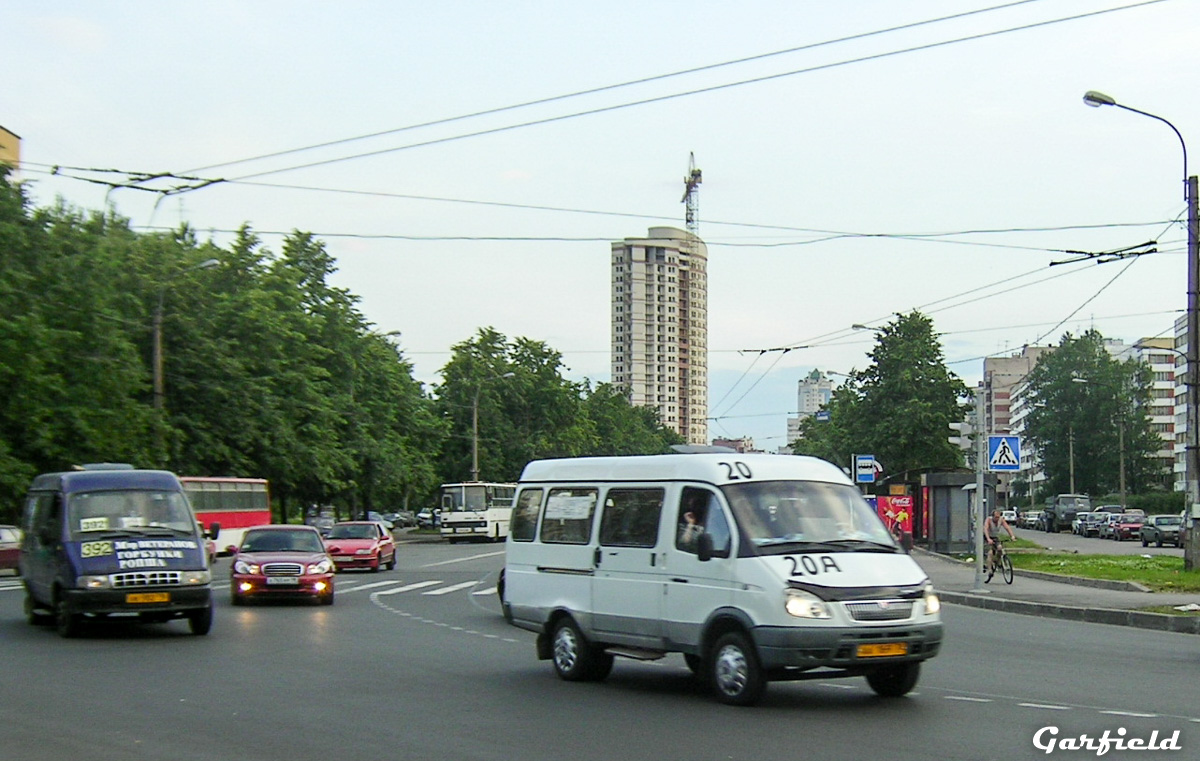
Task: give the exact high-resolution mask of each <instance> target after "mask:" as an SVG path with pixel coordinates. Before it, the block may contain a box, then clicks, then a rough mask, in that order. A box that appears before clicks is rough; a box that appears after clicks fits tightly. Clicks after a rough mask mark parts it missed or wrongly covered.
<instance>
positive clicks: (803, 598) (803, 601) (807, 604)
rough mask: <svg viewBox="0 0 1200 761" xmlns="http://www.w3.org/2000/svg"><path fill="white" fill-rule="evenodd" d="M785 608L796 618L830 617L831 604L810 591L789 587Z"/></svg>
mask: <svg viewBox="0 0 1200 761" xmlns="http://www.w3.org/2000/svg"><path fill="white" fill-rule="evenodd" d="M783 609H784V610H786V611H787V612H788V614H789V615H793V616H795V617H796V618H829V617H830V616H829V606H828V605H826V604H825V601H824V600H822V599H821V598H819V597H817V596H816V595H814V594H811V593H809V592H802V591H800V590H798V589H789V590H788V591H787V597H786V599H785V600H784V603H783Z"/></svg>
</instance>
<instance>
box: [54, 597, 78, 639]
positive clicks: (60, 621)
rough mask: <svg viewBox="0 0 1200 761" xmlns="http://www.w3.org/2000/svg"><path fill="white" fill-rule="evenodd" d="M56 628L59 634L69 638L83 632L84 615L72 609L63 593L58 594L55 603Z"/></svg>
mask: <svg viewBox="0 0 1200 761" xmlns="http://www.w3.org/2000/svg"><path fill="white" fill-rule="evenodd" d="M54 628H55V629H56V630H58V636H60V637H64V638H68V639H69V638H71V637H78V636H79V635H80V634H81V633H82V632H83V616H81V615H79V614H78V613H76V612H74V611H73V610H71V606H70V605H68V604H67V601H66V600H65V599H64V598H63V595H62V594H59V595H57V596H56V599H55V603H54Z"/></svg>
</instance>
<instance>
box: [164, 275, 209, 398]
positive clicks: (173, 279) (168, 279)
mask: <svg viewBox="0 0 1200 761" xmlns="http://www.w3.org/2000/svg"><path fill="white" fill-rule="evenodd" d="M220 263H221V262H220V261H219V260H217V259H206V260H204V261H202V262H200V263H199V264H196V265H193V266H191V267H187V268H186V269H182V270H180V271H179V272H176V273H175V274H174V275H172V276H171V277H169V278H167V279H166V280H164V281H163V283H162V284H161V285H160V286H159V287H158V300H157V302H156V303H155V305H154V316H153V318H152V322H151V332H152V333H153V338H152V348H151V351H152V353H153V359H152V363H153V368H152V370H153V375H154V409H155V410H156V411H159V412H161V411H162V409H163V407H164V406H166V397H167V393H166V388H165V383H164V381H163V330H162V326H163V303H164V302H165V301H166V295H167V286H169V285H170V284H171V283H172V282H173V281H175V280H176V279H178V278H180V277H182V276H184V275H186V274H188V273H189V272H195V271H196V270H206V269H209V268H211V267H216V266H217V265H218V264H220Z"/></svg>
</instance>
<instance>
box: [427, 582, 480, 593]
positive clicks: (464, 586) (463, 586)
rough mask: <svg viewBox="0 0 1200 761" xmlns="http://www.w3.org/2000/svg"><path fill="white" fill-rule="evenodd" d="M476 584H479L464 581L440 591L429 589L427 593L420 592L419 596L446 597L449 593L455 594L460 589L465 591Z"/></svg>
mask: <svg viewBox="0 0 1200 761" xmlns="http://www.w3.org/2000/svg"><path fill="white" fill-rule="evenodd" d="M478 583H479V582H478V581H464V582H463V583H461V584H451V585H450V586H448V587H442V588H441V589H431V590H429V591H428V592H422V593H421V594H423V595H448V594H450V593H451V592H457V591H459V590H460V589H467V588H469V587H473V586H475V585H476V584H478Z"/></svg>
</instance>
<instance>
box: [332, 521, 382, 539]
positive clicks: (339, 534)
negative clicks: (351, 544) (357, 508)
mask: <svg viewBox="0 0 1200 761" xmlns="http://www.w3.org/2000/svg"><path fill="white" fill-rule="evenodd" d="M377 536H379V534H378V533H377V532H376V531H375V527H374V526H372V525H370V524H367V523H342V524H337V525H335V526H334V527H333V528H332V529H330V531H329V538H330V539H374V538H375V537H377Z"/></svg>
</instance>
